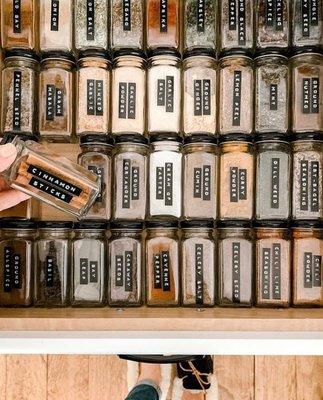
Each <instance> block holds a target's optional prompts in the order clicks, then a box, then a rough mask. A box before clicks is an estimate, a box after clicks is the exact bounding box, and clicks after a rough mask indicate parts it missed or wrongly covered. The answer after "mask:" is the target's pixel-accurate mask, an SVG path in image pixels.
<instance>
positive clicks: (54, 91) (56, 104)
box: [46, 85, 64, 121]
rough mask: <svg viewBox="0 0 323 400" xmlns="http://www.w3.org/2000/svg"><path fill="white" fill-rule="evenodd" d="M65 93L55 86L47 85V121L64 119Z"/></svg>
mask: <svg viewBox="0 0 323 400" xmlns="http://www.w3.org/2000/svg"><path fill="white" fill-rule="evenodd" d="M63 104H64V93H63V90H62V89H60V88H56V87H55V85H46V121H54V119H55V117H63V116H64V112H63Z"/></svg>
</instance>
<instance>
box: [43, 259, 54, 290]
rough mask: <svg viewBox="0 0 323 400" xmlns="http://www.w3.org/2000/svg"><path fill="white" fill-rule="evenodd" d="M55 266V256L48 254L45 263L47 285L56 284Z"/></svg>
mask: <svg viewBox="0 0 323 400" xmlns="http://www.w3.org/2000/svg"><path fill="white" fill-rule="evenodd" d="M54 268H55V258H54V257H52V256H47V257H46V263H45V277H46V287H53V286H54Z"/></svg>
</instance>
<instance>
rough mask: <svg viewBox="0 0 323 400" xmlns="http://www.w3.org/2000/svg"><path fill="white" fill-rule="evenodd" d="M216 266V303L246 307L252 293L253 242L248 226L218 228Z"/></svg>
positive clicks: (250, 301) (250, 302)
mask: <svg viewBox="0 0 323 400" xmlns="http://www.w3.org/2000/svg"><path fill="white" fill-rule="evenodd" d="M218 268H219V276H218V285H219V286H218V291H219V293H218V296H219V298H218V300H219V305H220V306H230V307H250V306H251V305H252V303H253V296H254V294H253V275H254V272H253V270H254V245H253V238H252V236H251V231H250V229H248V228H242V229H241V228H221V229H219V242H218Z"/></svg>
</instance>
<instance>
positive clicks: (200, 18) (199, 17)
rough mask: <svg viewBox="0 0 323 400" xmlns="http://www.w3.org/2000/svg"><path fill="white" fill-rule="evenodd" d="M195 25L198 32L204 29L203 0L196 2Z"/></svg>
mask: <svg viewBox="0 0 323 400" xmlns="http://www.w3.org/2000/svg"><path fill="white" fill-rule="evenodd" d="M196 8H197V10H196V12H197V15H196V25H197V31H198V32H204V30H205V0H197V4H196Z"/></svg>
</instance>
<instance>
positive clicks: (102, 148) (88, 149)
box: [81, 144, 113, 155]
mask: <svg viewBox="0 0 323 400" xmlns="http://www.w3.org/2000/svg"><path fill="white" fill-rule="evenodd" d="M112 149H113V146H106V145H100V144H88V145H82V146H81V150H82V154H86V153H99V154H100V153H101V154H106V155H110V154H111V152H112Z"/></svg>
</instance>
